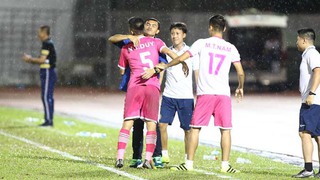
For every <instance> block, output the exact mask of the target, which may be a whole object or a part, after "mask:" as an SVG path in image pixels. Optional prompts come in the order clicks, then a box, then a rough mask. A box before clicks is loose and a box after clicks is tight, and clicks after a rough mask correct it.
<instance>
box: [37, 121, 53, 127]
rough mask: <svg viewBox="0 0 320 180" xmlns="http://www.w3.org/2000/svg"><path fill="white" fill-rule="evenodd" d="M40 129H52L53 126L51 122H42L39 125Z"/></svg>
mask: <svg viewBox="0 0 320 180" xmlns="http://www.w3.org/2000/svg"><path fill="white" fill-rule="evenodd" d="M39 126H40V127H52V126H53V123H52V122H51V123H50V122H44V123H42V124H40V125H39Z"/></svg>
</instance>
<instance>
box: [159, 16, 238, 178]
mask: <svg viewBox="0 0 320 180" xmlns="http://www.w3.org/2000/svg"><path fill="white" fill-rule="evenodd" d="M225 29H226V20H225V18H224V17H223V16H222V15H215V16H213V17H211V18H210V20H209V33H210V38H207V39H199V40H197V41H196V42H195V43H194V44H193V45H192V46H191V48H190V49H189V50H188V51H187V52H185V53H183V54H182V55H181V56H179V57H178V58H175V59H174V60H172V61H171V62H170V63H169V64H167V65H162V64H159V65H157V67H158V68H160V69H166V68H168V67H171V66H174V65H177V64H179V63H180V62H181V61H185V60H187V59H189V58H190V57H193V56H197V55H199V79H198V83H197V103H196V107H195V110H194V113H193V117H192V120H191V123H190V126H191V132H190V136H189V138H190V140H189V144H188V157H187V160H186V163H183V164H181V165H180V166H178V167H176V168H173V169H174V170H183V171H192V170H193V160H194V155H195V152H196V149H197V147H198V142H199V133H200V130H201V128H202V127H206V126H208V125H209V122H210V118H211V116H214V125H215V126H217V127H219V128H220V132H221V150H222V162H221V172H224V173H237V172H240V171H238V170H236V169H234V168H233V167H232V166H231V165H230V164H229V157H230V151H231V129H232V114H231V98H230V86H229V72H230V66H231V64H233V65H234V67H235V69H236V71H237V74H238V80H239V86H238V88H237V90H236V94H235V95H236V97H237V98H238V101H240V100H241V99H242V97H243V85H244V71H243V68H242V65H241V62H240V55H239V52H238V50H237V48H236V47H235V46H234V45H233V44H231V43H229V42H227V41H225V40H224V39H223V38H222V37H223V32H224V31H225Z"/></svg>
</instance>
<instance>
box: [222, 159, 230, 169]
mask: <svg viewBox="0 0 320 180" xmlns="http://www.w3.org/2000/svg"><path fill="white" fill-rule="evenodd" d="M228 167H229V161H222V162H221V168H222V169H226V168H228Z"/></svg>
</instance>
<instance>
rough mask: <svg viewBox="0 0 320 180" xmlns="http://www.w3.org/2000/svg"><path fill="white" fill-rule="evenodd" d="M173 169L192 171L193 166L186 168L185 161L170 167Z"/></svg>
mask: <svg viewBox="0 0 320 180" xmlns="http://www.w3.org/2000/svg"><path fill="white" fill-rule="evenodd" d="M170 169H171V170H173V171H192V170H193V168H187V167H186V164H185V163H182V164H180V165H179V166H174V167H171V168H170Z"/></svg>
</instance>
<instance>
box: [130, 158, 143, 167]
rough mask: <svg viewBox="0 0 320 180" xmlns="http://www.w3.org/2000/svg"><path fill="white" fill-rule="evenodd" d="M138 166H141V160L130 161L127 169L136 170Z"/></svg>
mask: <svg viewBox="0 0 320 180" xmlns="http://www.w3.org/2000/svg"><path fill="white" fill-rule="evenodd" d="M140 164H142V160H141V159H131V161H130V165H129V167H131V168H137V167H138V166H139V165H140Z"/></svg>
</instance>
